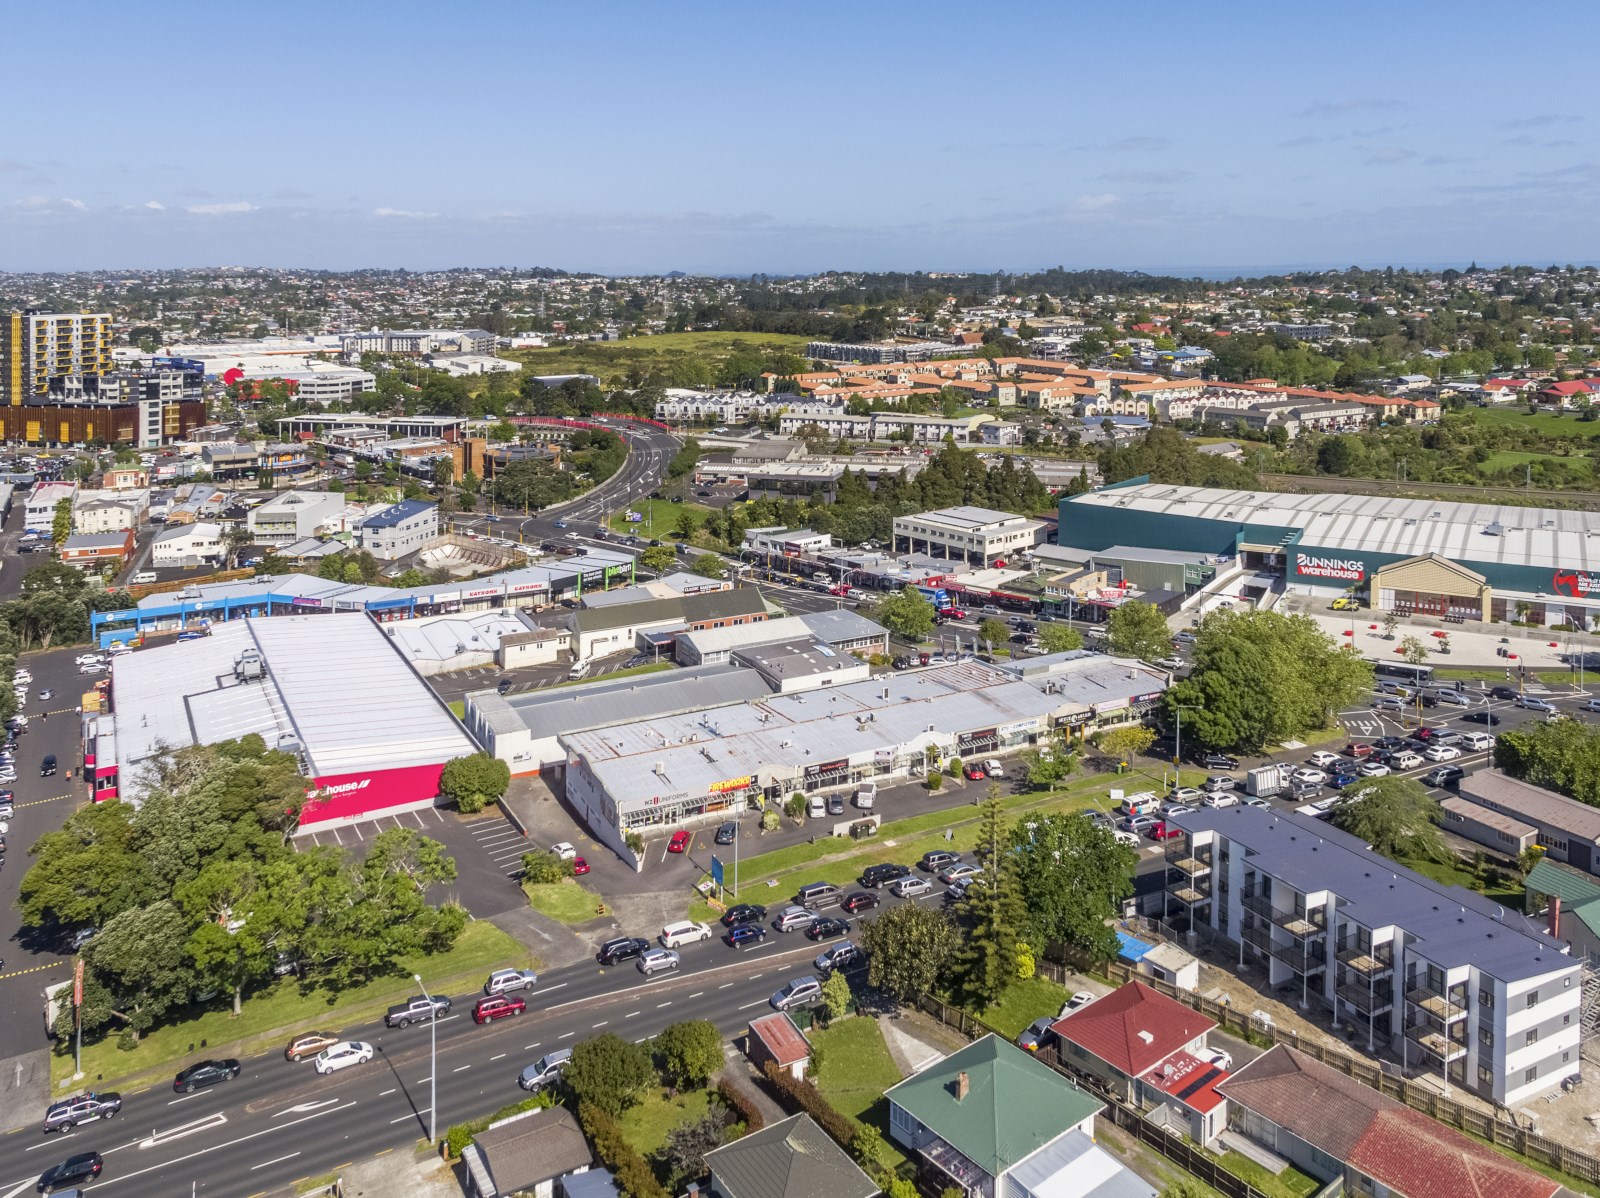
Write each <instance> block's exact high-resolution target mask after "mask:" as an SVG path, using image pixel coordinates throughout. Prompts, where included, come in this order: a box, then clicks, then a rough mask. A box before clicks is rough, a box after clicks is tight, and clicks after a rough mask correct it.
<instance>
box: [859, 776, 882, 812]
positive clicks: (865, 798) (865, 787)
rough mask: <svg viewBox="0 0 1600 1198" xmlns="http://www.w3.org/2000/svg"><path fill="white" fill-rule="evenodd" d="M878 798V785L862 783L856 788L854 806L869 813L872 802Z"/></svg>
mask: <svg viewBox="0 0 1600 1198" xmlns="http://www.w3.org/2000/svg"><path fill="white" fill-rule="evenodd" d="M877 797H878V784H877V783H876V782H863V783H862V784H861V785H860V786H858V787H856V806H857V807H859V808H860V809H861V810H862V811H871V810H872V804H873V802H874V800H876V799H877Z"/></svg>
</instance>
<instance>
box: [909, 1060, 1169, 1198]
mask: <svg viewBox="0 0 1600 1198" xmlns="http://www.w3.org/2000/svg"><path fill="white" fill-rule="evenodd" d="M885 1097H886V1098H887V1099H888V1100H889V1135H890V1138H892V1139H893V1140H894V1141H895V1142H896V1143H897V1144H900V1145H901V1146H903V1147H904V1148H905V1149H906V1150H907V1151H908V1152H910V1153H911V1154H912V1155H913V1156H914V1157H915V1158H916V1160H917V1161H918V1162H919V1164H920V1165H921V1168H922V1170H923V1173H924V1175H925V1176H926V1177H927V1178H928V1179H929V1181H930V1182H931V1183H932V1185H931V1189H932V1190H933V1191H934V1192H939V1191H942V1190H945V1189H949V1188H954V1189H957V1190H959V1191H960V1192H961V1193H962V1194H963V1195H964V1196H965V1198H1154V1196H1155V1191H1154V1190H1153V1189H1152V1188H1151V1187H1150V1186H1149V1185H1148V1184H1147V1183H1146V1182H1145V1181H1143V1180H1142V1179H1141V1178H1139V1177H1138V1176H1136V1175H1135V1174H1133V1173H1131V1172H1129V1171H1128V1170H1127V1169H1124V1168H1123V1167H1122V1165H1121V1164H1120V1163H1118V1161H1117V1160H1116V1159H1115V1158H1114V1157H1112V1156H1111V1155H1110V1154H1109V1153H1107V1152H1106V1151H1105V1150H1104V1149H1102V1148H1101V1147H1099V1145H1097V1144H1096V1143H1095V1142H1094V1117H1095V1116H1096V1115H1097V1114H1099V1113H1100V1111H1101V1110H1102V1109H1103V1107H1104V1104H1102V1103H1101V1102H1100V1100H1099V1099H1097V1098H1094V1097H1092V1096H1091V1095H1089V1094H1086V1093H1084V1092H1083V1091H1082V1090H1080V1089H1078V1088H1077V1087H1076V1086H1074V1085H1073V1084H1072V1083H1071V1082H1070V1081H1068V1080H1067V1079H1066V1078H1064V1077H1062V1076H1061V1075H1060V1074H1059V1073H1057V1072H1056V1071H1055V1070H1053V1069H1051V1068H1050V1067H1049V1066H1048V1065H1045V1064H1044V1063H1043V1062H1041V1061H1038V1060H1035V1059H1034V1057H1033V1056H1032V1054H1030V1053H1027V1052H1024V1051H1023V1050H1022V1049H1020V1048H1018V1047H1017V1046H1016V1045H1015V1044H1012V1043H1011V1042H1010V1041H1007V1040H1002V1039H1000V1038H999V1037H998V1036H995V1035H992V1034H991V1035H988V1036H985V1037H984V1038H983V1039H981V1040H974V1041H973V1042H972V1043H971V1044H969V1045H967V1046H966V1047H965V1048H963V1049H961V1050H960V1051H959V1052H954V1053H951V1054H950V1055H949V1056H947V1057H945V1058H944V1059H943V1060H942V1061H938V1062H935V1063H934V1064H932V1065H929V1066H928V1067H927V1068H926V1069H924V1070H922V1071H921V1072H920V1073H916V1074H913V1075H912V1076H911V1077H908V1078H906V1080H905V1081H903V1082H900V1083H899V1084H898V1085H895V1086H891V1087H890V1088H889V1090H888V1091H887V1092H886V1093H885Z"/></svg>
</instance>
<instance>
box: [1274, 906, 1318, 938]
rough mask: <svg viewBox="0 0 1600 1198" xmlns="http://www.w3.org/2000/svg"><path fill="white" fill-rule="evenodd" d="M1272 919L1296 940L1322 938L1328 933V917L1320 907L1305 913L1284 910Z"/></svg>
mask: <svg viewBox="0 0 1600 1198" xmlns="http://www.w3.org/2000/svg"><path fill="white" fill-rule="evenodd" d="M1271 919H1272V922H1273V923H1275V924H1277V925H1278V926H1279V927H1280V928H1282V929H1283V930H1284V931H1285V932H1288V933H1289V935H1291V936H1293V937H1294V938H1295V939H1296V940H1313V939H1320V938H1321V937H1323V936H1326V935H1327V934H1328V917H1327V915H1326V914H1325V913H1324V912H1323V911H1322V909H1321V908H1320V907H1319V908H1318V909H1317V910H1315V911H1309V912H1306V913H1305V914H1299V913H1296V912H1294V911H1284V912H1282V913H1280V914H1278V915H1274V916H1272V917H1271Z"/></svg>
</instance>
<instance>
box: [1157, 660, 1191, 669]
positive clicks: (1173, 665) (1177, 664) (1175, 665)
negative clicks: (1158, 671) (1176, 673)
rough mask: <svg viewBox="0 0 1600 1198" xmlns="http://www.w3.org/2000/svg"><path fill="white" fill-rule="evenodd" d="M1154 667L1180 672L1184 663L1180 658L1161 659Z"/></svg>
mask: <svg viewBox="0 0 1600 1198" xmlns="http://www.w3.org/2000/svg"><path fill="white" fill-rule="evenodd" d="M1156 665H1158V666H1160V667H1161V668H1162V669H1163V670H1181V669H1183V666H1184V661H1183V658H1181V657H1163V658H1161V659H1160V660H1158V661H1157V662H1156Z"/></svg>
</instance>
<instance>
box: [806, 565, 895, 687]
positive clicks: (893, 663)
mask: <svg viewBox="0 0 1600 1198" xmlns="http://www.w3.org/2000/svg"><path fill="white" fill-rule="evenodd" d="M819 585H820V584H819ZM889 664H890V665H892V666H894V668H895V669H897V670H909V669H910V668H911V659H910V658H909V657H907V656H906V655H905V654H904V653H902V654H901V655H900V656H899V657H897V658H895V659H894V661H892V662H890V663H889Z"/></svg>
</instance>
